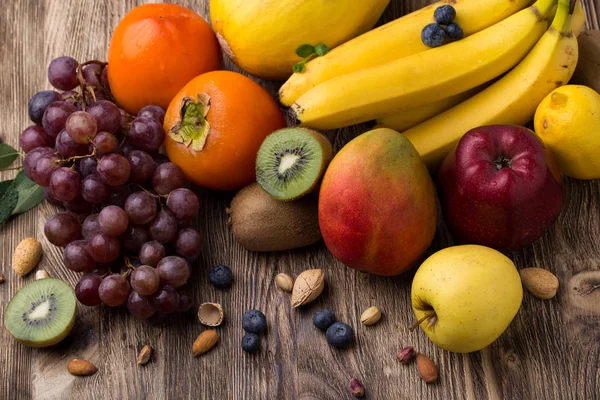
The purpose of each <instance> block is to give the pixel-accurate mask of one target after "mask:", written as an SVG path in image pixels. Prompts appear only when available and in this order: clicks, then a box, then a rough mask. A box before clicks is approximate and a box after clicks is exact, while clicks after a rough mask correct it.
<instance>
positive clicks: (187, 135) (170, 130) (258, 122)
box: [165, 71, 286, 190]
mask: <svg viewBox="0 0 600 400" xmlns="http://www.w3.org/2000/svg"><path fill="white" fill-rule="evenodd" d="M285 126H286V122H285V117H284V115H283V112H282V111H281V110H280V109H279V106H278V104H277V102H276V101H275V100H274V99H273V98H272V97H271V95H270V94H269V93H268V92H267V91H266V90H265V89H263V88H262V87H261V86H260V85H259V84H257V83H256V82H254V81H253V80H251V79H250V78H247V77H246V76H244V75H241V74H238V73H236V72H230V71H213V72H208V73H206V74H202V75H200V76H198V77H196V78H194V79H193V80H191V81H190V82H189V83H188V84H187V85H186V86H185V87H184V88H183V89H181V91H180V92H179V93H177V95H176V96H175V97H174V98H173V100H172V101H171V104H170V105H169V108H168V109H167V113H166V115H165V132H166V133H167V137H166V140H165V149H166V151H167V154H168V156H169V158H170V159H171V162H173V163H175V164H177V165H178V166H180V167H181V169H183V172H184V173H185V175H186V177H187V178H188V179H189V180H190V181H192V182H194V183H195V184H197V185H199V186H202V187H206V188H210V189H216V190H234V189H239V188H241V187H243V186H246V185H248V184H249V183H251V182H253V181H254V180H255V179H256V174H255V162H256V153H257V152H258V149H259V147H260V145H261V143H262V142H263V140H264V139H265V137H267V135H269V134H270V133H272V132H274V131H276V130H278V129H281V128H284V127H285Z"/></svg>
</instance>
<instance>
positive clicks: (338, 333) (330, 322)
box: [313, 308, 354, 349]
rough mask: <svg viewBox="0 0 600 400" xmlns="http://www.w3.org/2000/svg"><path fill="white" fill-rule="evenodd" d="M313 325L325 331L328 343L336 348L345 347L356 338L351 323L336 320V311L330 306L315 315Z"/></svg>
mask: <svg viewBox="0 0 600 400" xmlns="http://www.w3.org/2000/svg"><path fill="white" fill-rule="evenodd" d="M313 325H314V326H316V327H317V328H319V329H320V330H322V331H323V332H325V337H326V338H327V343H329V344H330V345H331V346H333V347H335V348H336V349H344V348H346V347H348V346H350V344H352V341H353V340H354V331H353V330H352V328H351V327H350V325H348V324H345V323H343V322H336V318H335V313H334V312H333V311H332V310H331V309H330V308H328V309H325V310H322V311H319V312H317V313H316V314H315V315H314V317H313Z"/></svg>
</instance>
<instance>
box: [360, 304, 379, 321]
mask: <svg viewBox="0 0 600 400" xmlns="http://www.w3.org/2000/svg"><path fill="white" fill-rule="evenodd" d="M380 319H381V311H380V310H379V308H377V307H375V306H373V307H369V308H367V309H366V310H365V312H363V313H362V315H361V316H360V322H361V324H363V325H366V326H369V325H375V324H376V323H377V322H379V320H380Z"/></svg>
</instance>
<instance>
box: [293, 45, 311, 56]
mask: <svg viewBox="0 0 600 400" xmlns="http://www.w3.org/2000/svg"><path fill="white" fill-rule="evenodd" d="M315 53H316V51H315V48H314V46H312V45H310V44H303V45H300V47H298V48H297V49H296V54H297V55H298V57H302V58H306V57H309V56H311V55H312V54H315Z"/></svg>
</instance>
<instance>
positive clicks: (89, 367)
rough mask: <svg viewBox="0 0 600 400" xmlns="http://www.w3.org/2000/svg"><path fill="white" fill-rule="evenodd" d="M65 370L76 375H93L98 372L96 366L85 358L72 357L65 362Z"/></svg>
mask: <svg viewBox="0 0 600 400" xmlns="http://www.w3.org/2000/svg"><path fill="white" fill-rule="evenodd" d="M67 370H68V371H69V372H70V373H71V374H72V375H76V376H88V375H94V374H95V373H96V372H98V368H96V366H95V365H94V364H92V363H91V362H89V361H86V360H80V359H78V358H74V359H72V360H71V361H69V363H68V364H67Z"/></svg>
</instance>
